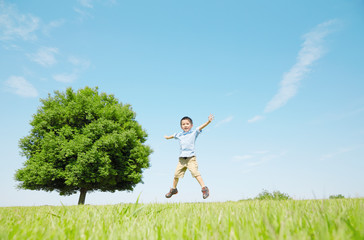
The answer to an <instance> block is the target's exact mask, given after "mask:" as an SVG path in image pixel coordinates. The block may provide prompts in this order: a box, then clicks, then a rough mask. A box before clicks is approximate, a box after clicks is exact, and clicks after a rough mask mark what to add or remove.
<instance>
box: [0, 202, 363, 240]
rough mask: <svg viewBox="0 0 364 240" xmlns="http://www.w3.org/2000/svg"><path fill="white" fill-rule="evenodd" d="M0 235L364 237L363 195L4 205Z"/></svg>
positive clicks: (21, 237)
mask: <svg viewBox="0 0 364 240" xmlns="http://www.w3.org/2000/svg"><path fill="white" fill-rule="evenodd" d="M0 239H364V199H340V200H286V201H275V200H266V201H258V200H247V201H240V202H224V203H171V204H157V203H156V204H138V203H135V204H118V205H107V206H93V205H85V206H40V207H3V208H0Z"/></svg>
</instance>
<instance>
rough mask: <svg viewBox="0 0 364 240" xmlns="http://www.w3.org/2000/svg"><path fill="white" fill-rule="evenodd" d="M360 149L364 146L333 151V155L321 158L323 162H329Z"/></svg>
mask: <svg viewBox="0 0 364 240" xmlns="http://www.w3.org/2000/svg"><path fill="white" fill-rule="evenodd" d="M359 148H360V149H362V148H363V145H356V146H351V147H343V148H339V149H337V150H336V151H333V152H331V153H327V154H324V155H322V156H321V157H320V160H321V161H325V160H329V159H332V158H335V157H337V156H340V155H342V154H344V153H347V152H352V151H355V150H357V149H359Z"/></svg>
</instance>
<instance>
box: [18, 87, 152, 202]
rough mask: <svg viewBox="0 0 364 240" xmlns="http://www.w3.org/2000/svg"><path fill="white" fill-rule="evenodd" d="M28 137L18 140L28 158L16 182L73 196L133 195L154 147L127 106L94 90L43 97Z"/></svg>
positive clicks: (82, 200)
mask: <svg viewBox="0 0 364 240" xmlns="http://www.w3.org/2000/svg"><path fill="white" fill-rule="evenodd" d="M40 101H41V104H42V105H41V106H40V107H39V108H38V111H37V113H36V114H34V115H33V119H32V121H31V122H30V125H31V126H32V129H31V131H30V134H29V135H28V136H26V137H24V138H22V139H20V141H19V146H20V148H21V154H22V155H23V156H25V157H26V159H27V160H26V161H25V163H24V168H21V169H18V170H17V171H16V173H15V179H16V180H17V181H20V182H21V183H20V184H19V185H18V187H19V188H22V189H30V190H44V191H54V190H55V191H58V192H59V193H60V195H71V194H74V193H76V192H78V191H80V198H79V201H78V204H84V203H85V198H86V193H87V192H92V191H96V190H100V191H103V192H106V191H109V192H115V191H123V190H127V191H132V190H133V188H134V187H135V185H136V184H138V183H139V182H141V181H142V172H143V169H145V168H148V167H149V166H150V165H149V155H150V154H151V153H152V149H151V148H150V147H149V146H147V145H145V144H144V143H145V141H146V138H147V134H146V132H145V131H144V130H143V129H142V127H141V126H140V125H139V123H138V122H137V121H136V120H135V116H136V114H135V112H133V110H132V108H131V106H130V105H128V104H125V105H123V104H122V103H119V101H118V100H117V99H116V98H115V97H114V96H113V95H107V94H106V93H101V94H99V92H98V88H97V87H96V88H94V89H92V88H89V87H85V88H84V89H80V90H78V91H77V92H74V91H73V90H72V88H68V89H67V90H66V91H65V92H59V91H55V92H54V96H51V94H48V98H46V99H41V100H40Z"/></svg>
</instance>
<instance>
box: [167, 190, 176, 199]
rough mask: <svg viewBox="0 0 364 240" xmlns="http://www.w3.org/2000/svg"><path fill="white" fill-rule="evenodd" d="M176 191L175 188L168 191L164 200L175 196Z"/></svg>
mask: <svg viewBox="0 0 364 240" xmlns="http://www.w3.org/2000/svg"><path fill="white" fill-rule="evenodd" d="M177 193H178V190H177V188H171V190H169V193H167V194H166V198H170V197H172V195H174V194H177Z"/></svg>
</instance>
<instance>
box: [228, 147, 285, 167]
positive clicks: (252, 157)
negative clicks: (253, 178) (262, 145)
mask: <svg viewBox="0 0 364 240" xmlns="http://www.w3.org/2000/svg"><path fill="white" fill-rule="evenodd" d="M285 154H286V152H284V151H282V152H280V153H272V152H270V151H255V152H251V153H248V154H244V155H236V156H233V159H232V160H233V161H234V162H241V163H242V164H243V168H244V171H246V172H250V171H252V170H253V169H254V168H255V167H257V166H260V165H263V164H265V163H266V162H269V161H272V160H274V159H278V158H280V157H282V156H284V155H285Z"/></svg>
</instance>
